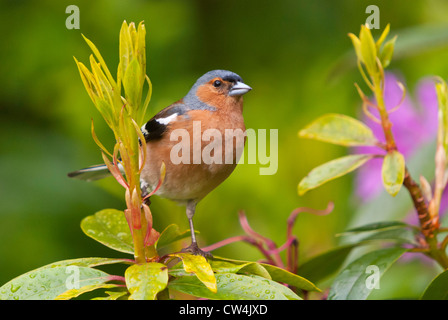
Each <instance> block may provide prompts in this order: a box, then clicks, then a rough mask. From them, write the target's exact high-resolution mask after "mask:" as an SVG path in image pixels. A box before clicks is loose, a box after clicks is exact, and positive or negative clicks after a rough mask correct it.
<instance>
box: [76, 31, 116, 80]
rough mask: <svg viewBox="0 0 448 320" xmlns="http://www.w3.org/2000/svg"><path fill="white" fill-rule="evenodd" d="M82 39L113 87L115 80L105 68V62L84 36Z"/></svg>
mask: <svg viewBox="0 0 448 320" xmlns="http://www.w3.org/2000/svg"><path fill="white" fill-rule="evenodd" d="M82 37H83V38H84V40H85V41H86V43H87V45H88V46H89V47H90V49H91V50H92V52H93V54H94V55H95V57H96V58H97V59H98V61H99V63H100V65H101V68H102V69H103V70H104V72H105V73H106V76H107V79H109V82H110V83H111V84H112V86H113V87H115V85H116V83H115V80H114V78H113V77H112V74H111V73H110V71H109V69H108V68H107V65H106V62H105V61H104V59H103V57H102V56H101V54H100V51H99V50H98V49H97V47H96V46H95V45H94V44H93V42H92V41H90V40H89V39H87V38H86V37H85V36H84V35H82Z"/></svg>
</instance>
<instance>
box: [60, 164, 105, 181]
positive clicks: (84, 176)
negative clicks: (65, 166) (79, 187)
mask: <svg viewBox="0 0 448 320" xmlns="http://www.w3.org/2000/svg"><path fill="white" fill-rule="evenodd" d="M110 175H111V173H110V171H109V169H107V166H106V165H105V164H99V165H96V166H91V167H88V168H84V169H81V170H77V171H73V172H70V173H69V174H68V176H69V177H70V178H75V179H79V180H85V181H95V180H99V179H103V178H106V177H109V176H110Z"/></svg>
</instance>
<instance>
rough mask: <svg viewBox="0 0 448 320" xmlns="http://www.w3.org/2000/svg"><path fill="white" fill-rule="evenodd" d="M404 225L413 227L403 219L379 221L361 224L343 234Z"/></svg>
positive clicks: (402, 226)
mask: <svg viewBox="0 0 448 320" xmlns="http://www.w3.org/2000/svg"><path fill="white" fill-rule="evenodd" d="M404 227H412V226H411V225H408V224H407V223H404V222H402V221H379V222H373V223H368V224H366V225H363V226H359V227H356V228H351V229H348V230H346V231H344V232H343V233H342V234H346V233H356V232H366V231H377V230H384V229H389V228H404Z"/></svg>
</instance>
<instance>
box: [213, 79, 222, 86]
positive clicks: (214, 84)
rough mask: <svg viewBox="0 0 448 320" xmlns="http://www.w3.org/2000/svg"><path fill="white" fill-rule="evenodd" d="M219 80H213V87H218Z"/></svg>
mask: <svg viewBox="0 0 448 320" xmlns="http://www.w3.org/2000/svg"><path fill="white" fill-rule="evenodd" d="M221 83H222V82H221V81H220V80H215V82H213V86H214V87H215V88H218V87H219V86H220V85H221Z"/></svg>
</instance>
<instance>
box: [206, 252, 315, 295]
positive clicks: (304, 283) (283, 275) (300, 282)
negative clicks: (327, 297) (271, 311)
mask: <svg viewBox="0 0 448 320" xmlns="http://www.w3.org/2000/svg"><path fill="white" fill-rule="evenodd" d="M216 261H220V262H228V263H229V264H228V265H227V266H226V267H229V269H228V270H229V271H230V272H235V270H236V268H237V267H235V268H233V267H230V264H234V265H242V266H243V268H241V269H239V270H238V271H237V272H245V271H246V272H251V273H253V274H255V272H256V271H255V268H257V267H254V266H253V265H252V264H254V262H251V261H242V260H234V259H227V258H222V257H216V256H215V257H214V258H213V260H212V261H211V263H212V264H213V263H215V262H216ZM257 264H259V265H260V266H261V267H263V269H264V270H266V271H267V272H268V273H269V278H268V277H267V275H266V274H265V273H264V271H263V270H262V269H258V268H257V270H258V272H257V274H256V275H258V276H261V277H265V278H267V279H272V280H273V281H276V282H280V283H286V284H289V285H291V286H293V287H296V288H298V289H303V290H307V291H320V289H319V288H318V287H316V286H315V285H314V284H313V283H312V282H311V281H309V280H307V279H305V278H304V277H301V276H299V275H296V274H294V273H291V272H289V271H287V270H285V269H282V268H279V267H276V266H273V265H270V264H266V263H257ZM246 267H248V268H249V269H245V268H246ZM222 271H225V269H222Z"/></svg>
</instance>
